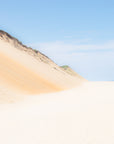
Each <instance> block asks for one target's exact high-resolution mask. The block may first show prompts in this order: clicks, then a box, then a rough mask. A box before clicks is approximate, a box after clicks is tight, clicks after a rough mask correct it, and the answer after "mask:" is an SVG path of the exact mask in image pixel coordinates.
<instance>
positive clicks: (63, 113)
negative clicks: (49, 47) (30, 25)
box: [0, 31, 114, 144]
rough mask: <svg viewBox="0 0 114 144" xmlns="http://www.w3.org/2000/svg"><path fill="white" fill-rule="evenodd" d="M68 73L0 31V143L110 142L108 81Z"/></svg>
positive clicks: (113, 122)
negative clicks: (91, 79) (92, 80)
mask: <svg viewBox="0 0 114 144" xmlns="http://www.w3.org/2000/svg"><path fill="white" fill-rule="evenodd" d="M71 72H72V70H71V69H70V72H69V69H67V72H66V71H65V70H62V69H61V68H60V67H59V66H57V65H56V64H55V63H54V62H53V61H51V60H50V59H49V58H48V57H46V56H44V55H43V54H41V53H39V52H36V51H34V50H32V49H31V48H27V47H26V46H23V45H22V44H21V43H19V42H18V41H17V40H16V39H14V38H12V37H11V36H8V34H6V33H4V32H1V31H0V144H109V143H110V144H111V143H112V144H113V143H114V82H88V81H86V80H85V79H83V78H82V77H81V76H79V75H78V74H75V76H72V75H70V74H71ZM69 73H70V74H69Z"/></svg>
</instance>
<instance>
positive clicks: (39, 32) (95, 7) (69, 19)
mask: <svg viewBox="0 0 114 144" xmlns="http://www.w3.org/2000/svg"><path fill="white" fill-rule="evenodd" d="M113 7H114V1H113V0H100V1H99V0H95V1H92V0H86V1H85V0H78V1H77V0H40V1H39V0H20V1H15V0H4V1H0V29H2V30H5V31H7V32H9V33H10V34H11V35H13V36H15V37H17V38H18V39H19V40H20V41H22V42H23V43H24V44H27V45H28V46H32V47H33V48H36V49H38V50H40V51H41V52H43V53H44V54H46V55H48V56H49V57H50V58H52V59H53V60H54V61H55V62H56V63H57V64H59V65H64V64H68V65H70V66H71V67H72V68H73V69H74V70H75V71H76V72H78V73H79V74H80V75H82V76H84V77H85V78H87V79H88V80H94V81H97V80H99V81H101V80H103V81H109V80H114V18H113V17H114V8H113Z"/></svg>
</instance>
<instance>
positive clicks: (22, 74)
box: [0, 31, 84, 99]
mask: <svg viewBox="0 0 114 144" xmlns="http://www.w3.org/2000/svg"><path fill="white" fill-rule="evenodd" d="M83 81H84V79H83V78H82V77H80V76H78V75H70V74H68V73H67V72H66V71H64V70H63V69H62V68H61V67H59V66H58V65H57V64H55V63H54V62H53V61H52V60H51V59H49V58H48V57H47V56H45V55H44V54H42V53H41V52H39V51H37V50H34V49H32V48H30V47H27V46H25V45H23V44H22V43H21V42H19V41H18V40H17V39H16V38H14V37H12V36H11V35H9V34H8V33H6V32H4V31H0V86H1V87H5V89H6V91H7V94H6V93H5V91H4V94H3V93H1V97H2V96H4V97H8V99H9V96H8V91H9V92H11V93H12V95H13V94H15V93H18V94H19V93H21V94H40V93H48V92H55V91H60V90H64V89H68V88H72V87H74V86H76V85H79V84H80V83H82V82H83ZM0 91H2V88H1V89H0Z"/></svg>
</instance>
